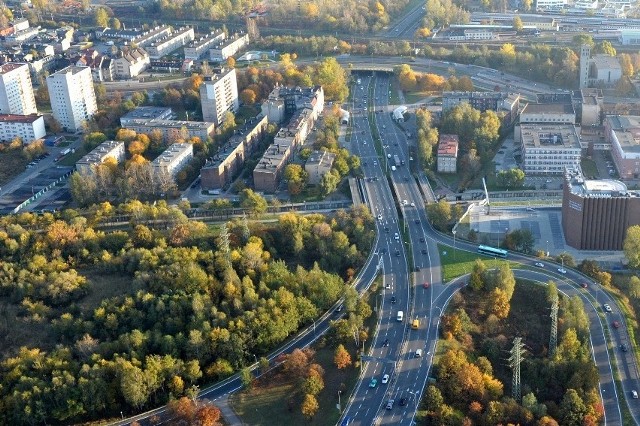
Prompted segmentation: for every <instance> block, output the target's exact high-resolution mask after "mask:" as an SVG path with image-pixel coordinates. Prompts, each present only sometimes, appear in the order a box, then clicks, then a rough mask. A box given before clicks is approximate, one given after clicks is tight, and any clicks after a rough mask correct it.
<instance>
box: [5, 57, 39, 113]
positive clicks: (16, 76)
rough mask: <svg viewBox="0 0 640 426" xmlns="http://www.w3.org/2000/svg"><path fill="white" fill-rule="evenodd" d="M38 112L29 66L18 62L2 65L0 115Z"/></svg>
mask: <svg viewBox="0 0 640 426" xmlns="http://www.w3.org/2000/svg"><path fill="white" fill-rule="evenodd" d="M37 112H38V110H37V108H36V98H35V96H34V94H33V86H32V85H31V74H30V71H29V65H28V64H24V63H17V62H8V63H6V64H2V65H0V114H20V115H28V114H35V113H37Z"/></svg>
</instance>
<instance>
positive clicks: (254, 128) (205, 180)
mask: <svg viewBox="0 0 640 426" xmlns="http://www.w3.org/2000/svg"><path fill="white" fill-rule="evenodd" d="M267 125H268V121H267V117H265V116H263V115H259V116H257V117H254V118H252V119H250V120H248V121H247V122H246V123H245V124H244V126H242V127H241V128H240V129H237V130H236V133H235V134H234V135H233V136H231V138H229V141H228V142H227V143H226V144H225V145H223V146H221V147H220V149H219V150H218V152H216V154H215V155H213V156H212V157H211V158H209V159H208V160H207V162H206V163H205V165H204V167H202V169H201V170H200V176H201V177H202V181H201V186H202V189H204V190H210V189H220V188H224V187H225V186H227V185H229V184H231V182H232V181H233V179H234V178H235V177H236V176H237V175H238V174H239V173H240V171H241V170H242V167H243V166H244V163H245V161H246V159H247V158H248V157H249V155H251V153H253V152H254V151H255V150H256V148H257V147H258V145H259V144H260V142H261V141H262V139H263V137H264V135H265V133H266V130H267Z"/></svg>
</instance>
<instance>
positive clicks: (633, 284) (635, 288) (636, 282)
mask: <svg viewBox="0 0 640 426" xmlns="http://www.w3.org/2000/svg"><path fill="white" fill-rule="evenodd" d="M629 296H631V297H633V298H634V299H640V278H638V277H637V276H635V275H634V276H632V277H631V278H630V279H629Z"/></svg>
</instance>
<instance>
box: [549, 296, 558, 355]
mask: <svg viewBox="0 0 640 426" xmlns="http://www.w3.org/2000/svg"><path fill="white" fill-rule="evenodd" d="M549 316H550V317H551V336H550V337H549V355H550V356H554V355H555V353H556V349H557V348H558V298H557V297H555V298H554V299H553V300H552V301H551V315H549Z"/></svg>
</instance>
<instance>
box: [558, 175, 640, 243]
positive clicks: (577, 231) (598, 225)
mask: <svg viewBox="0 0 640 426" xmlns="http://www.w3.org/2000/svg"><path fill="white" fill-rule="evenodd" d="M634 225H640V192H638V191H629V190H628V189H627V186H626V185H625V184H624V183H622V182H620V181H617V180H586V179H584V177H583V175H582V172H581V171H580V169H579V168H575V169H571V170H568V171H567V172H566V174H565V183H564V186H563V196H562V229H563V232H564V236H565V239H566V241H567V244H568V245H569V246H571V247H573V248H576V249H578V250H622V246H623V243H624V238H625V234H626V232H627V229H628V228H629V227H630V226H634Z"/></svg>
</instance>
